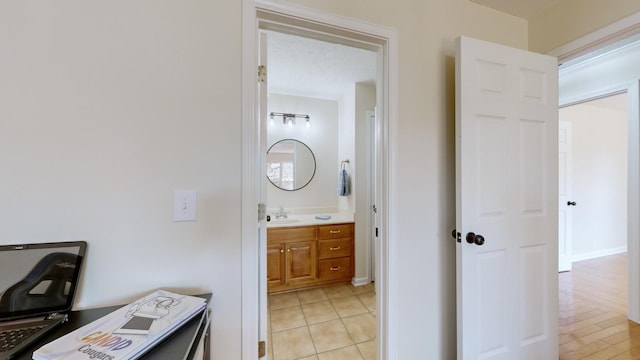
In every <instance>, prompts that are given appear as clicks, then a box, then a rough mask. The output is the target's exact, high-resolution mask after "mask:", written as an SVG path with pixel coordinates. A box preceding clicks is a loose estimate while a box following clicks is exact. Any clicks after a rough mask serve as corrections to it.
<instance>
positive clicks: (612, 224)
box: [559, 103, 628, 261]
mask: <svg viewBox="0 0 640 360" xmlns="http://www.w3.org/2000/svg"><path fill="white" fill-rule="evenodd" d="M559 116H560V119H561V120H566V121H569V122H571V123H572V124H573V125H572V126H573V144H572V157H573V162H572V171H573V184H572V185H573V198H572V199H570V200H571V201H575V202H576V203H577V206H575V207H572V208H571V211H572V212H573V226H572V228H573V230H572V231H573V242H572V244H573V260H574V261H578V260H584V259H589V258H593V257H597V256H602V255H609V254H611V253H615V252H620V251H624V250H625V249H626V246H627V151H628V150H627V112H626V111H619V110H612V109H605V108H602V107H598V106H594V105H591V104H590V103H584V104H580V105H574V106H569V107H565V108H561V109H560V113H559Z"/></svg>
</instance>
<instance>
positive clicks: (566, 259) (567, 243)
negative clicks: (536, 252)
mask: <svg viewBox="0 0 640 360" xmlns="http://www.w3.org/2000/svg"><path fill="white" fill-rule="evenodd" d="M571 129H572V127H571V123H570V122H568V121H560V122H559V123H558V271H570V270H571V256H572V254H573V250H572V249H573V247H572V240H573V231H572V226H573V221H572V214H573V211H572V209H571V207H572V206H575V202H573V200H572V198H571V196H572V186H571V184H572V171H571Z"/></svg>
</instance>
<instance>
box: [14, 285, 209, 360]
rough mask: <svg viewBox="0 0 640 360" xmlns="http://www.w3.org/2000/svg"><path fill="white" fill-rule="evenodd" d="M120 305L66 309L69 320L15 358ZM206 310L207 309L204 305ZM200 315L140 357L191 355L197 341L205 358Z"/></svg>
mask: <svg viewBox="0 0 640 360" xmlns="http://www.w3.org/2000/svg"><path fill="white" fill-rule="evenodd" d="M196 296H198V297H201V298H204V299H207V302H209V300H210V299H211V294H202V295H196ZM122 306H126V305H120V306H109V307H103V308H97V309H88V310H79V311H71V312H70V313H69V321H67V322H66V323H64V324H62V325H60V326H59V327H58V328H56V329H55V330H53V331H52V332H50V333H49V334H47V335H46V336H45V337H43V338H41V339H40V340H39V341H37V342H36V343H35V344H34V345H33V346H32V347H31V348H30V349H29V350H27V351H26V352H23V353H21V354H19V355H18V356H17V357H16V358H15V359H16V360H31V359H32V354H33V352H34V351H35V350H37V349H39V348H40V347H41V346H43V345H44V344H46V343H49V342H51V341H53V340H55V339H57V338H59V337H60V336H63V335H66V334H67V333H69V332H71V331H73V330H75V329H77V328H79V327H81V326H84V325H86V324H88V323H90V322H92V321H94V320H96V319H99V318H101V317H103V316H105V315H107V314H109V313H110V312H112V311H114V310H117V309H119V308H121V307H122ZM205 311H208V309H205ZM200 320H201V316H200V315H196V316H195V317H194V318H193V319H191V320H189V322H187V323H186V324H185V325H183V326H182V327H181V328H179V329H178V330H176V332H174V333H173V334H171V335H170V336H169V337H168V338H166V339H164V340H163V341H162V342H160V343H159V344H158V345H156V346H154V347H153V348H152V349H151V350H149V352H147V353H146V354H144V355H143V356H142V357H140V359H141V360H142V359H144V360H177V359H189V360H191V359H194V357H195V355H196V352H197V350H198V347H199V346H200V344H202V345H203V346H204V357H203V358H204V359H205V360H208V359H209V324H208V320H207V323H204V324H202V323H201V322H200Z"/></svg>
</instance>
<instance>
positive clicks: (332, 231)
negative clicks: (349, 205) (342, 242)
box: [329, 230, 340, 234]
mask: <svg viewBox="0 0 640 360" xmlns="http://www.w3.org/2000/svg"><path fill="white" fill-rule="evenodd" d="M329 234H340V230H329Z"/></svg>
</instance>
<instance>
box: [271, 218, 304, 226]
mask: <svg viewBox="0 0 640 360" xmlns="http://www.w3.org/2000/svg"><path fill="white" fill-rule="evenodd" d="M297 222H300V220H298V219H271V221H269V223H271V224H282V225H284V224H295V223H297Z"/></svg>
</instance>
